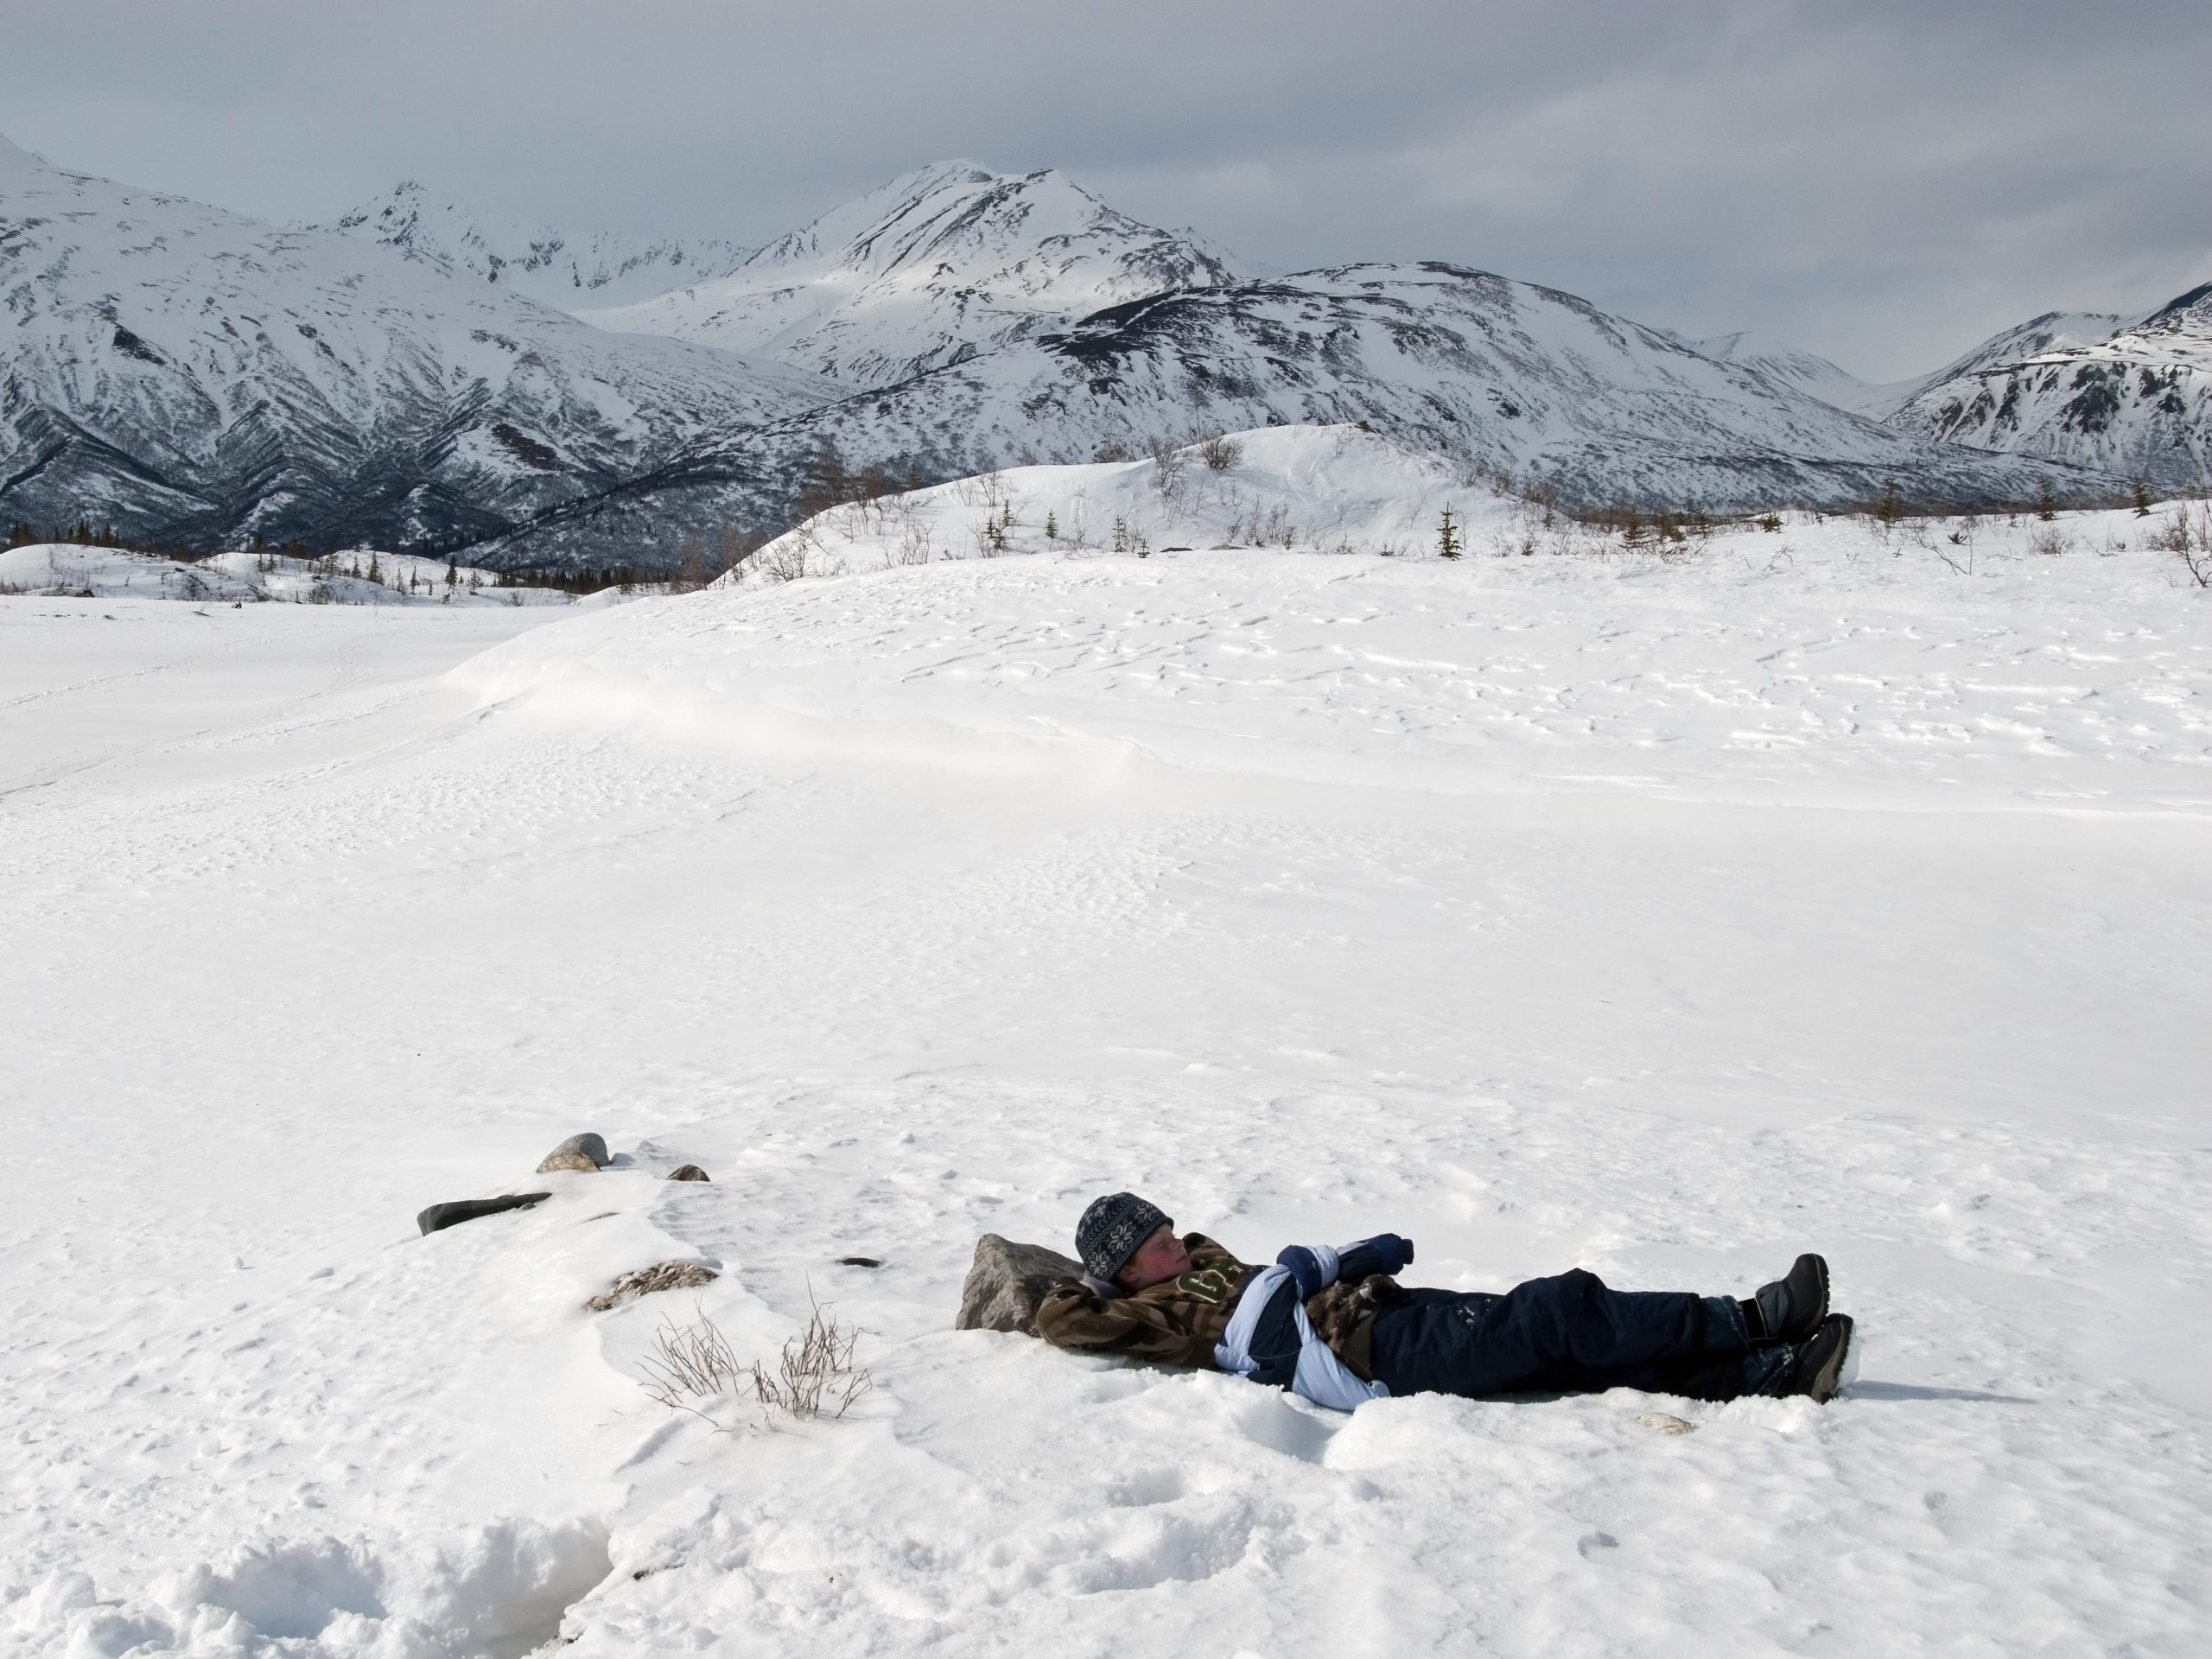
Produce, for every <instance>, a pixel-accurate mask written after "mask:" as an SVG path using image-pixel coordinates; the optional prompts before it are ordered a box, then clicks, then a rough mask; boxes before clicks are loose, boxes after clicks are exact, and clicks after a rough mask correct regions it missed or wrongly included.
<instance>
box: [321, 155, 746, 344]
mask: <svg viewBox="0 0 2212 1659" xmlns="http://www.w3.org/2000/svg"><path fill="white" fill-rule="evenodd" d="M320 228H322V229H327V230H332V231H338V232H343V233H345V234H346V235H348V236H354V237H359V238H364V239H365V240H368V241H373V242H381V243H383V244H384V245H385V246H387V247H392V248H397V249H398V250H399V251H400V252H402V253H404V254H406V255H407V256H409V257H410V258H415V259H421V260H423V261H426V262H427V263H429V264H431V265H433V266H435V268H436V269H438V270H441V271H442V272H444V273H445V274H447V275H448V276H460V277H475V278H476V279H477V280H479V281H480V282H484V283H491V284H493V285H494V286H497V287H499V288H501V289H505V291H507V292H509V293H512V294H523V295H527V296H529V297H530V298H531V299H533V300H537V301H539V302H542V303H543V304H546V305H550V306H555V307H557V308H559V309H561V310H563V311H575V310H579V309H582V308H583V307H585V306H609V305H627V304H630V303H631V302H634V301H638V300H643V299H647V298H650V297H652V296H654V295H657V294H661V293H664V292H666V291H667V290H668V289H671V288H673V287H675V286H677V284H678V283H696V282H701V281H705V280H708V279H709V278H712V277H721V276H726V275H728V273H729V272H730V271H732V270H735V269H736V268H737V267H738V266H739V265H740V264H742V263H743V262H744V260H745V257H746V256H747V254H748V253H750V252H751V251H752V250H751V249H749V248H747V247H743V246H741V245H739V244H737V243H735V242H724V241H720V240H713V239H691V240H680V239H677V238H669V237H638V236H623V235H620V234H618V233H616V232H611V231H589V232H574V231H563V230H556V229H555V228H554V227H553V226H550V225H535V224H531V223H529V222H527V221H525V220H523V219H513V218H508V217H503V216H501V215H499V214H493V213H483V212H480V211H479V210H477V209H474V208H472V207H464V206H463V205H461V203H459V202H456V201H454V200H449V199H448V198H445V197H442V196H437V195H434V194H431V193H430V192H429V191H428V190H426V189H425V188H423V186H421V185H420V184H417V183H415V182H414V181H411V180H410V181H407V182H405V183H403V184H400V185H398V186H396V187H395V188H393V189H392V190H391V191H390V192H389V193H388V194H385V195H382V196H379V197H378V198H377V199H376V200H373V201H368V202H364V203H363V204H362V205H361V206H360V207H356V208H355V209H354V210H353V212H352V213H346V214H343V215H341V216H340V217H339V218H338V219H334V220H333V221H332V222H331V223H330V224H329V225H327V226H321V227H320ZM655 332H663V333H665V332H668V331H666V330H660V331H655Z"/></svg>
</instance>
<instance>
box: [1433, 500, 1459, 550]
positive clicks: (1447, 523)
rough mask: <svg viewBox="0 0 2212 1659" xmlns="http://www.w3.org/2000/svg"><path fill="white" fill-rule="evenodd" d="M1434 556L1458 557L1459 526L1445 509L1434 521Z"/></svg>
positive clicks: (1448, 509)
mask: <svg viewBox="0 0 2212 1659" xmlns="http://www.w3.org/2000/svg"><path fill="white" fill-rule="evenodd" d="M1436 556H1437V557H1439V558H1440V559H1456V558H1458V557H1459V521H1458V520H1457V519H1456V518H1453V517H1452V509H1451V508H1449V507H1446V508H1445V509H1444V511H1443V512H1442V513H1441V514H1440V516H1439V517H1438V518H1437V521H1436Z"/></svg>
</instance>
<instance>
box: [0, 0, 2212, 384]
mask: <svg viewBox="0 0 2212 1659" xmlns="http://www.w3.org/2000/svg"><path fill="white" fill-rule="evenodd" d="M4 10H5V12H6V22H5V28H4V34H5V37H6V39H7V41H8V48H9V57H10V75H9V81H10V98H9V99H8V101H7V103H6V105H4V106H0V130H5V131H6V132H7V133H8V135H9V136H10V137H13V138H14V139H15V140H16V142H17V143H23V144H26V145H29V146H30V147H31V148H33V149H38V150H41V152H43V153H45V154H47V155H48V156H50V157H51V158H52V159H54V160H55V161H57V162H62V163H63V164H65V165H68V166H73V167H76V168H81V169H83V170H86V171H89V172H97V173H103V174H107V175H111V176H115V177H119V178H124V179H128V180H130V181H134V182H140V183H144V184H149V185H155V186H158V187H161V188H167V189H170V190H175V191H178V192H180V193H182V194H189V195H194V196H198V197H200V198H203V199H206V200H213V201H218V202H220V203H223V204H224V205H226V206H230V207H238V208H240V209H242V210H244V211H247V212H251V213H262V214H265V215H268V216H270V217H274V218H285V219H294V218H320V217H325V216H327V215H329V214H331V213H335V212H336V211H338V210H339V209H340V208H342V207H348V206H351V205H352V204H353V202H354V201H355V200H359V199H360V198H363V197H365V196H367V195H370V194H374V193H375V192H377V191H378V190H380V189H382V188H385V187H386V186H388V185H389V184H391V182H392V181H395V180H397V179H398V178H400V177H403V176H414V177H418V178H421V179H423V180H424V181H426V182H429V183H430V184H432V185H434V186H435V187H436V188H441V189H443V190H446V191H448V192H450V193H452V194H455V195H458V196H461V197H463V198H465V199H467V200H474V201H475V202H477V203H479V204H480V205H481V206H483V207H487V208H492V209H495V210H505V211H510V212H514V213H521V214H524V215H526V216H531V217H535V218H542V219H549V220H551V221H553V222H555V223H558V224H563V225H568V226H575V227H579V228H584V227H592V226H610V227H613V228H620V229H631V230H667V231H674V232H687V233H692V234H718V235H727V236H733V237H736V238H741V239H745V240H759V239H763V238H766V237H768V236H770V235H772V234H774V233H776V232H779V231H782V230H785V229H788V228H791V226H795V225H797V224H798V223H800V222H802V221H803V220H804V219H807V218H809V217H810V216H812V214H814V213H817V212H818V211H820V210H821V209H822V208H823V207H828V206H830V205H832V204H833V203H835V202H836V201H838V200H842V199H844V198H845V197H847V196H849V195H850V194H855V193H856V192H858V191H860V190H861V189H864V188H868V186H870V185H873V184H874V183H877V182H880V181H881V180H882V179H884V178H886V177H888V176H890V175H893V174H895V173H899V172H902V171H905V170H906V169H907V168H912V167H914V166H918V165H920V164H921V163H923V162H930V161H935V160H939V159H943V158H945V157H949V156H972V157H974V158H976V160H978V161H981V162H984V163H985V164H987V165H989V166H993V167H996V168H1004V169H1007V170H1026V169H1027V168H1033V167H1040V166H1058V167H1062V168H1066V169H1067V170H1068V171H1070V172H1071V173H1072V174H1074V175H1076V176H1077V177H1078V178H1079V179H1081V180H1083V181H1084V182H1086V183H1088V184H1090V186H1091V187H1092V188H1095V189H1097V190H1099V191H1100V192H1101V193H1102V194H1104V195H1106V196H1107V197H1108V198H1109V200H1114V201H1115V202H1116V203H1117V205H1120V206H1122V207H1125V208H1127V209H1128V211H1130V212H1132V213H1136V214H1138V215H1140V216H1141V217H1144V218H1147V219H1154V220H1156V221H1160V222H1164V223H1168V224H1175V225H1181V224H1191V225H1195V226H1198V227H1199V228H1200V229H1202V230H1205V231H1206V232H1208V233H1210V234H1211V235H1212V236H1214V237H1216V238H1217V239H1219V240H1220V241H1222V242H1224V243H1225V244H1227V245H1229V246H1230V247H1231V248H1232V249H1234V250H1236V251H1238V252H1239V253H1241V254H1243V255H1244V256H1245V257H1248V258H1249V259H1252V260H1254V261H1256V262H1259V263H1261V264H1264V265H1267V266H1269V267H1272V268H1274V269H1279V270H1287V269H1293V268H1295V267H1298V266H1300V265H1310V264H1322V263H1330V262H1338V261H1343V260H1349V259H1355V258H1386V259H1399V258H1420V257H1435V258H1446V259H1452V260H1456V261H1459V262H1462V263H1465V264H1475V265H1480V266H1484V267H1487V268H1489V269H1492V270H1502V271H1504V272H1506V273H1507V274H1509V275H1511V276H1516V277H1529V278H1532V279H1535V280H1537V281H1541V282H1546V283H1552V284H1554V285H1555V286H1558V287H1561V288H1566V289H1571V290H1573V291H1574V292H1577V293H1580V294H1583V295H1586V296H1589V297H1590V298H1591V299H1592V300H1594V301H1596V302H1599V304H1601V305H1605V306H1606V307H1608V308H1613V309H1616V310H1619V311H1623V312H1624V313H1626V314H1627V315H1630V316H1634V317H1637V318H1638V319H1640V320H1643V321H1649V322H1656V323H1663V324H1668V325H1671V326H1675V327H1682V328H1685V329H1687V330H1689V331H1691V332H1694V333H1700V334H1707V333H1718V332H1721V331H1723V330H1726V329H1732V328H1741V327H1755V328H1758V329H1759V330H1761V331H1762V332H1764V333H1767V334H1771V335H1773V336H1775V337H1776V338H1777V339H1781V340H1790V341H1793V342H1795V343H1797V344H1801V345H1803V346H1808V347H1810V348H1811V349H1814V350H1815V351H1821V352H1824V353H1827V354H1828V355H1830V356H1833V357H1834V358H1835V359H1837V360H1839V361H1840V362H1841V363H1843V364H1844V365H1845V366H1846V367H1847V368H1850V369H1852V370H1853V371H1854V372H1859V373H1861V374H1864V375H1866V376H1868V377H1869V378H1890V377H1894V376H1899V375H1903V374H1905V373H1908V372H1913V371H1916V370H1919V369H1923V368H1927V367H1931V366H1933V365H1935V364H1936V362H1938V361H1940V360H1941V359H1943V358H1945V357H1948V355H1950V354H1951V353H1953V352H1955V351H1956V350H1959V349H1962V348H1963V347H1964V346H1967V345H1969V344H1971V343H1973V341H1974V340H1976V339H1978V338H1980V336H1982V335H1984V334H1988V333H1990V332H1992V331H1993V330H1994V329H1996V328H1998V327H2002V326H2005V325H2006V324H2009V323H2012V322H2014V321H2018V320H2020V319H2021V318H2023V317H2024V316H2026V315H2030V314H2031V313H2032V312H2035V311H2037V310H2041V309H2044V308H2051V307H2068V308H2075V307H2079V308H2112V309H2122V308H2132V307H2139V306H2143V305H2147V304H2150V303H2152V302H2156V301H2158V300H2161V299H2164V298H2166V297H2168V296H2171V294H2173V293H2175V292H2177V291H2178V290H2180V289H2183V288H2184V287H2186V286H2188V285H2190V283H2194V282H2200V281H2204V280H2207V279H2208V278H2212V110H2208V101H2207V100H2206V99H2204V98H2203V96H2202V66H2203V65H2204V64H2205V63H2206V62H2207V61H2212V10H2208V9H2207V8H2205V7H2204V6H2203V5H2202V3H2201V0H2196V3H2167V0H2141V3H2123V4H2121V5H2118V6H2114V7H2111V8H2088V7H2083V6H2081V5H2079V4H2077V3H2061V0H2007V3H1937V0H1929V3H1920V4H1905V3H1897V0H1888V3H1885V0H1862V3H1859V4H1857V5H1854V6H1851V7H1838V6H1834V5H1833V4H1826V5H1819V4H1808V3H1797V0H1764V3H1762V0H1737V3H1722V0H1669V3H1667V4H1664V5H1660V4H1655V3H1649V0H1643V3H1635V0H1615V3H1607V4H1575V3H1558V4H1552V5H1535V4H1529V5H1520V4H1513V5H1500V4H1473V3H1465V0H1460V3H1443V0H1436V3H1431V0H1363V3H1360V4H1357V5H1347V4H1344V3H1342V0H1334V3H1328V4H1319V3H1310V0H1278V3H1245V0H1176V3H1160V0H1113V3H1063V4H1059V5H1055V6H1039V5H1037V4H1036V3H1034V0H1026V3H1021V4H1014V3H1006V0H938V3H917V0H905V3H896V4H893V3H880V0H879V3H867V0H842V3H839V0H823V3H816V4H813V5H810V6H809V7H807V8H805V9H804V10H803V11H802V10H801V9H799V8H796V7H791V6H789V5H787V4H775V5H760V4H752V3H708V0H629V3H626V4H624V5H621V6H613V5H610V4H607V3H603V0H601V3H582V0H480V3H467V0H440V3H429V0H379V3H378V4H376V5H373V6H348V7H345V8H343V9H340V8H338V7H336V6H315V5H302V4H300V3H296V0H199V3H194V4H190V5H179V4H174V3H161V0H61V3H55V0H4Z"/></svg>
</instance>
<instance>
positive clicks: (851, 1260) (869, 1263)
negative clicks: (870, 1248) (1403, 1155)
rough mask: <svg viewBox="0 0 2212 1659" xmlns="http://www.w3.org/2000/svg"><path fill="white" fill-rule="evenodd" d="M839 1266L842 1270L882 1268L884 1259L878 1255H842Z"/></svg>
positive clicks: (839, 1258) (838, 1259)
mask: <svg viewBox="0 0 2212 1659" xmlns="http://www.w3.org/2000/svg"><path fill="white" fill-rule="evenodd" d="M837 1265H838V1266H839V1267H841V1268H880V1267H881V1266H882V1265H883V1258H882V1257H881V1256H876V1255H841V1256H839V1257H838V1258H837Z"/></svg>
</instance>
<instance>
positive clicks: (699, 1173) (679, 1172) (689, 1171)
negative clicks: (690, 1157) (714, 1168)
mask: <svg viewBox="0 0 2212 1659" xmlns="http://www.w3.org/2000/svg"><path fill="white" fill-rule="evenodd" d="M668 1179H670V1180H671V1181H703V1180H705V1179H707V1172H706V1171H705V1170H703V1169H702V1168H700V1167H699V1166H698V1165H696V1164H685V1165H684V1166H682V1167H681V1168H679V1169H671V1170H670V1171H669V1172H668Z"/></svg>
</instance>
